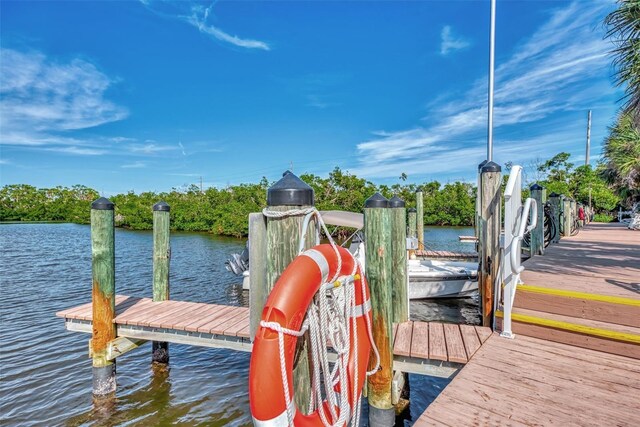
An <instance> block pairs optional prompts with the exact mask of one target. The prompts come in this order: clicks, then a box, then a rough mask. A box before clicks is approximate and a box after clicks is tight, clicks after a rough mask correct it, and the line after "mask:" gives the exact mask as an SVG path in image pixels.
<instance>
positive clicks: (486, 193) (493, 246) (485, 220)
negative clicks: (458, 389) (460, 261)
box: [478, 162, 502, 327]
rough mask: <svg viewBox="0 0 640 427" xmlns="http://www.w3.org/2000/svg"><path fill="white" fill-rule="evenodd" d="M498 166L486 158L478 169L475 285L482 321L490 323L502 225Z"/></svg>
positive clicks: (488, 324) (491, 321)
mask: <svg viewBox="0 0 640 427" xmlns="http://www.w3.org/2000/svg"><path fill="white" fill-rule="evenodd" d="M501 171H502V168H501V167H500V165H498V164H497V163H494V162H487V163H485V164H484V166H483V167H482V169H481V171H480V182H481V185H480V191H481V193H480V195H481V197H480V212H479V213H480V218H481V219H480V245H479V248H480V253H479V254H478V259H479V266H478V270H479V271H478V289H479V291H480V314H481V316H482V325H483V326H488V327H492V326H493V286H494V283H495V281H496V280H499V277H498V273H499V271H500V230H501V228H502V218H501V209H502V194H501V192H500V185H501V183H502V179H501V175H502V174H501Z"/></svg>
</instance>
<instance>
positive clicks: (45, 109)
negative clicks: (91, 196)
mask: <svg viewBox="0 0 640 427" xmlns="http://www.w3.org/2000/svg"><path fill="white" fill-rule="evenodd" d="M0 57H1V58H2V61H0V75H2V79H0V95H1V99H0V129H1V138H0V144H2V145H21V146H32V147H41V148H42V149H46V150H50V151H56V152H60V153H67V154H75V155H99V154H104V153H106V150H104V149H102V148H101V147H95V146H92V145H94V144H93V143H90V142H88V141H85V140H83V139H82V138H78V137H76V136H74V133H73V131H78V130H83V129H88V128H93V127H96V126H100V125H102V124H105V123H110V122H114V121H118V120H122V119H124V118H126V117H127V116H128V111H127V109H126V108H124V107H122V106H119V105H117V104H115V103H114V102H112V101H109V100H108V99H106V98H105V92H106V91H107V89H109V87H111V86H112V85H113V84H114V83H115V80H113V79H111V78H110V77H108V76H107V75H106V74H104V73H103V72H101V71H100V70H98V68H97V67H96V66H95V65H94V64H92V63H90V62H88V61H86V60H84V59H80V58H75V59H71V60H70V61H67V62H62V61H56V60H53V59H51V58H48V57H47V56H46V55H44V54H43V53H41V52H34V51H31V52H20V51H17V50H13V49H7V48H2V49H0ZM103 142H104V141H103Z"/></svg>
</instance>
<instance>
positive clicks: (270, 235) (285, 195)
mask: <svg viewBox="0 0 640 427" xmlns="http://www.w3.org/2000/svg"><path fill="white" fill-rule="evenodd" d="M313 206H314V194H313V189H312V188H311V187H310V186H309V185H307V184H306V183H305V182H303V181H302V180H301V179H300V178H298V177H297V176H296V175H294V174H293V173H291V172H290V171H286V172H285V173H284V174H283V176H282V178H281V179H280V180H279V181H278V182H276V183H275V184H274V185H272V186H271V187H270V188H269V189H268V190H267V210H268V211H269V212H287V211H291V210H307V209H310V208H313ZM304 217H305V215H304V214H302V215H300V214H297V215H286V216H282V217H279V216H271V217H270V216H267V239H266V256H267V280H266V287H267V288H266V290H265V291H264V292H262V296H263V297H264V301H258V300H256V301H252V303H255V304H259V306H260V307H261V311H262V307H264V304H265V303H266V301H267V297H268V295H269V293H270V292H271V290H272V289H273V287H274V285H275V284H276V282H277V281H278V279H279V278H280V275H281V274H282V272H283V271H284V269H285V268H287V266H288V265H289V264H290V263H291V261H293V260H294V258H295V257H297V256H298V247H299V244H300V238H301V237H302V236H301V232H302V228H303V227H302V225H303V222H304ZM316 237H317V236H316V226H315V221H314V220H312V221H310V222H309V226H308V228H307V233H306V235H305V249H309V248H311V247H313V246H315V245H316ZM249 274H251V273H249ZM249 277H250V278H251V276H249ZM252 286H253V283H252ZM308 340H309V338H308V334H305V336H304V337H302V338H300V339H299V341H298V343H299V344H298V349H297V352H298V356H299V357H296V360H297V364H296V365H295V366H294V368H293V388H294V396H295V403H296V406H297V407H298V409H299V410H300V411H302V412H303V413H304V414H307V413H308V412H309V397H310V395H311V387H310V384H311V376H310V372H311V371H310V367H309V354H308V353H309V351H308V349H309V345H308Z"/></svg>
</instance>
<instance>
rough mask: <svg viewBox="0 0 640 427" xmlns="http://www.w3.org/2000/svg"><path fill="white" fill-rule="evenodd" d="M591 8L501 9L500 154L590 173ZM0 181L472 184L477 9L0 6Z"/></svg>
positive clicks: (596, 130) (480, 44)
mask: <svg viewBox="0 0 640 427" xmlns="http://www.w3.org/2000/svg"><path fill="white" fill-rule="evenodd" d="M612 7H613V4H612V3H611V2H606V1H597V2H596V1H579V2H577V1H576V2H559V1H554V2H543V1H501V0H498V7H497V28H496V35H497V42H496V92H495V93H496V99H495V106H496V109H495V131H494V132H495V140H494V145H495V152H494V158H495V160H496V161H497V162H498V163H501V164H504V163H505V162H507V161H511V162H514V163H518V164H522V165H525V166H526V165H530V164H532V163H533V162H535V161H536V160H537V159H546V158H549V157H551V156H552V155H554V154H556V153H558V152H560V151H567V152H570V153H572V154H573V160H574V161H575V162H577V163H579V162H583V161H584V146H585V138H586V116H587V110H588V109H592V110H593V125H592V155H591V159H592V161H593V162H595V161H597V158H598V155H599V154H600V150H601V148H600V147H601V143H602V141H603V139H604V138H605V136H606V133H607V126H609V125H611V123H612V122H613V120H614V118H615V115H616V112H617V109H618V107H619V102H618V100H619V98H620V97H621V95H622V93H621V92H620V91H619V90H618V89H616V88H614V87H613V84H612V79H611V73H612V69H611V66H610V62H611V58H610V57H609V56H608V54H607V53H608V51H609V50H610V49H611V45H610V44H609V42H607V41H603V39H602V36H603V33H604V30H603V27H602V24H601V22H602V18H603V17H604V15H606V13H607V12H608V11H610V10H611V9H612ZM0 9H1V10H0V12H1V13H0V19H1V33H0V36H1V41H0V44H1V49H2V51H1V57H0V59H1V61H0V70H1V80H0V96H1V98H0V126H1V127H0V150H1V151H0V168H1V172H0V173H1V175H0V182H1V184H2V185H5V184H13V183H28V184H32V185H36V186H39V187H46V186H55V185H73V184H84V185H88V186H91V187H93V188H96V189H97V190H99V191H101V192H103V193H104V194H107V195H108V194H113V193H119V192H125V191H130V190H133V191H136V192H140V191H146V190H153V191H166V190H169V189H171V188H172V187H180V186H183V185H185V184H190V183H196V184H199V182H200V178H201V177H202V180H203V182H204V185H205V186H225V185H228V184H238V183H242V182H258V181H259V180H260V179H261V177H263V176H266V177H267V178H268V179H269V180H276V179H278V178H279V176H280V174H281V173H282V172H283V171H284V170H285V169H288V168H290V167H291V166H293V170H294V172H295V173H296V174H302V173H315V174H318V175H321V176H326V175H327V174H328V172H329V171H331V170H332V169H333V168H334V167H335V166H339V167H340V168H342V169H343V170H347V171H349V172H351V173H354V174H356V175H358V176H362V177H366V178H367V179H369V180H371V181H373V182H375V183H387V184H392V183H396V182H399V179H398V177H399V176H400V174H402V173H406V174H407V175H408V182H416V183H421V182H425V181H429V180H432V179H437V180H439V181H441V182H447V181H453V180H469V181H472V180H474V179H475V173H476V167H477V164H478V163H480V162H481V161H482V160H483V159H484V158H485V157H486V156H485V153H486V148H485V147H486V132H487V125H486V99H487V89H486V88H487V71H488V51H489V47H488V38H489V36H488V32H489V2H488V1H468V2H462V1H459V2H458V1H456V2H454V1H451V2H450V1H442V2H438V1H411V2H381V1H376V2H367V1H358V2H339V1H306V2H293V1H243V2H229V1H220V2H213V3H211V2H206V3H205V2H191V1H184V0H183V1H160V0H142V1H102V2H78V1H68V2H58V1H38V2H36V1H2V3H0Z"/></svg>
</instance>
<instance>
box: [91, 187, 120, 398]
mask: <svg viewBox="0 0 640 427" xmlns="http://www.w3.org/2000/svg"><path fill="white" fill-rule="evenodd" d="M113 208H114V205H113V203H112V202H111V201H109V200H108V199H106V198H104V197H100V198H99V199H97V200H95V201H94V202H93V203H91V273H92V279H93V285H92V291H91V302H92V304H93V309H92V315H93V322H92V323H93V327H92V335H91V355H92V359H93V394H94V396H97V397H101V396H107V395H110V394H112V393H114V392H115V391H116V366H115V361H112V360H108V359H107V346H108V344H109V342H110V341H113V340H114V339H115V338H116V325H115V324H114V323H113V319H114V317H115V311H116V309H115V306H116V299H115V297H116V293H115V288H116V280H115V278H116V274H115V231H114V213H113Z"/></svg>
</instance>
